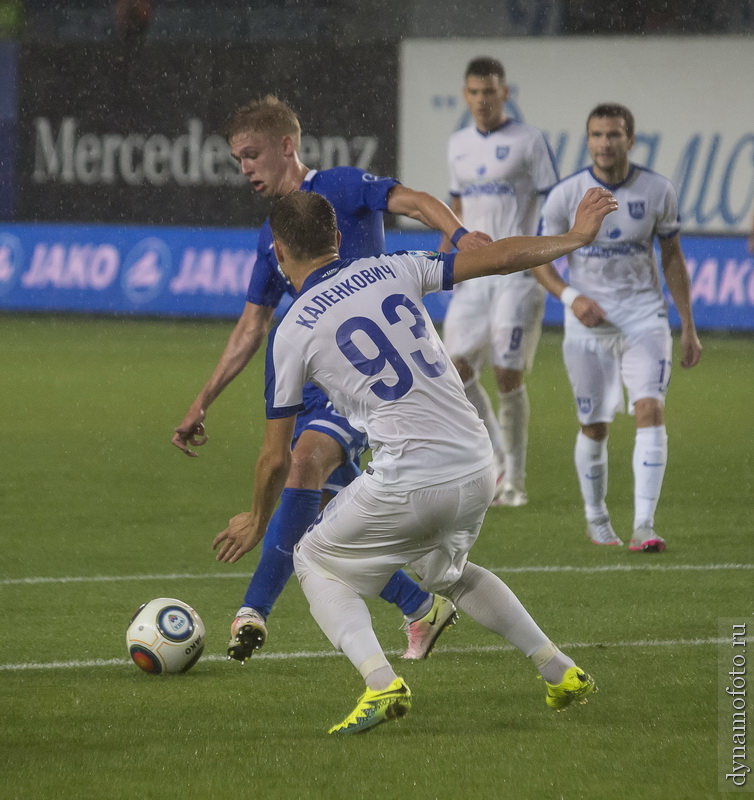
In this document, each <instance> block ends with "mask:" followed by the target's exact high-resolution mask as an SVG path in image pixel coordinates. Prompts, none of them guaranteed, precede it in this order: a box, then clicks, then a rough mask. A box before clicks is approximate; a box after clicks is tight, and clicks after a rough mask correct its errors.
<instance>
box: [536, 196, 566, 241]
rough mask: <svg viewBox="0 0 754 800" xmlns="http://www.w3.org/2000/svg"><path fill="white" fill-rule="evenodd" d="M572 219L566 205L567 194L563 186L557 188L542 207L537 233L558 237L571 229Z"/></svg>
mask: <svg viewBox="0 0 754 800" xmlns="http://www.w3.org/2000/svg"><path fill="white" fill-rule="evenodd" d="M570 227H571V225H570V218H569V213H568V208H567V204H566V193H565V191H564V189H563V185H562V184H559V185H558V186H556V187H555V188H554V189H553V190H552V191H551V192H550V194H548V195H547V199H546V200H545V202H544V205H543V206H542V215H541V218H540V220H539V229H538V231H537V233H538V234H539V235H540V236H557V235H558V234H561V233H566V232H567V231H568V230H569V229H570Z"/></svg>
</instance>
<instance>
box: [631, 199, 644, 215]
mask: <svg viewBox="0 0 754 800" xmlns="http://www.w3.org/2000/svg"><path fill="white" fill-rule="evenodd" d="M628 213H629V214H630V215H631V216H632V217H633V218H634V219H644V201H643V200H629V201H628Z"/></svg>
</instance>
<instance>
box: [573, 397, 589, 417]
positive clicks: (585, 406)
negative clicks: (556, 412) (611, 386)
mask: <svg viewBox="0 0 754 800" xmlns="http://www.w3.org/2000/svg"><path fill="white" fill-rule="evenodd" d="M576 402H577V403H578V404H579V411H580V412H581V413H582V414H588V413H589V412H590V411H591V410H592V398H591V397H577V398H576Z"/></svg>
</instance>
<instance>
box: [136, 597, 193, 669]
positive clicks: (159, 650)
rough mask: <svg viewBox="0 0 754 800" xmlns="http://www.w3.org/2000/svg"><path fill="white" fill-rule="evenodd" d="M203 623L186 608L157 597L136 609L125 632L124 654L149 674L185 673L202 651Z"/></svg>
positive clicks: (187, 606)
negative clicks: (125, 646) (126, 652)
mask: <svg viewBox="0 0 754 800" xmlns="http://www.w3.org/2000/svg"><path fill="white" fill-rule="evenodd" d="M204 636H205V630H204V623H203V622H202V619H201V617H200V616H199V615H198V614H197V613H196V611H194V609H193V608H191V606H190V605H188V604H187V603H184V602H183V601H181V600H176V599H175V598H173V597H158V598H157V599H155V600H150V601H149V602H148V603H144V604H143V605H142V606H140V608H139V610H138V611H137V612H136V613H135V614H134V615H133V617H132V618H131V622H130V623H129V625H128V630H127V631H126V645H127V646H128V652H129V654H130V656H131V658H132V659H133V661H134V663H135V664H136V666H137V667H139V669H142V670H144V672H150V673H152V674H153V675H162V674H166V673H167V674H175V673H180V672H187V671H188V670H190V669H191V667H193V666H194V664H196V662H197V661H198V660H199V658H200V656H201V654H202V652H203V651H204Z"/></svg>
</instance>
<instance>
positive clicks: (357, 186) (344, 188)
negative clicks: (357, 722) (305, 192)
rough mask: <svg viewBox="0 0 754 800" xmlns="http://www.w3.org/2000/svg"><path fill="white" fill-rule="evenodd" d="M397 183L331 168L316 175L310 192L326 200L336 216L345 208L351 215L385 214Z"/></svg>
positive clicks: (350, 169) (358, 172) (391, 180)
mask: <svg viewBox="0 0 754 800" xmlns="http://www.w3.org/2000/svg"><path fill="white" fill-rule="evenodd" d="M398 183H399V181H397V180H396V179H395V178H385V177H380V176H378V175H372V173H370V172H365V171H364V170H363V169H358V168H357V167H334V168H333V169H329V170H324V171H323V172H318V173H317V174H316V175H315V177H314V179H313V181H312V184H311V188H312V190H313V191H315V192H318V193H319V194H322V195H324V196H325V197H327V198H328V200H330V202H331V203H332V204H333V206H335V210H336V212H337V211H338V209H343V208H347V209H349V213H352V214H353V213H357V212H358V211H359V210H361V209H364V210H367V209H368V210H369V211H386V210H387V196H388V193H389V192H390V190H391V189H392V188H393V187H394V186H397V185H398Z"/></svg>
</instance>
